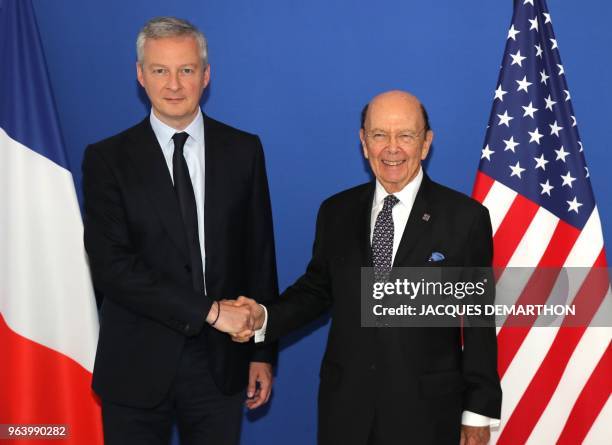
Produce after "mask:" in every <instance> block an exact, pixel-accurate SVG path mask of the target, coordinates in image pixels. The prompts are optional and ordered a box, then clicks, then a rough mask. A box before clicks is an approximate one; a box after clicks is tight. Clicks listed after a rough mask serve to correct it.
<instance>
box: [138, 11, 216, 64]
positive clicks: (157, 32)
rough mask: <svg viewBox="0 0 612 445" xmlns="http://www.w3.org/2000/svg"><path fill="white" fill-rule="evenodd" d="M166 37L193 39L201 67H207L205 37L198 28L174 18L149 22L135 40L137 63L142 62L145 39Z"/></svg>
mask: <svg viewBox="0 0 612 445" xmlns="http://www.w3.org/2000/svg"><path fill="white" fill-rule="evenodd" d="M166 37H193V38H194V39H196V42H198V46H199V47H200V53H201V56H202V66H203V67H204V68H206V67H207V66H208V43H207V42H206V37H205V36H204V34H203V33H202V31H200V30H199V29H198V28H196V27H195V26H194V25H192V24H191V23H189V22H188V21H187V20H183V19H179V18H176V17H155V18H153V19H151V20H149V21H148V22H147V23H146V24H145V25H144V26H143V27H142V29H141V30H140V32H139V33H138V37H137V38H136V54H137V55H138V63H139V64H140V65H141V66H142V64H143V62H144V45H145V42H146V40H147V39H163V38H166Z"/></svg>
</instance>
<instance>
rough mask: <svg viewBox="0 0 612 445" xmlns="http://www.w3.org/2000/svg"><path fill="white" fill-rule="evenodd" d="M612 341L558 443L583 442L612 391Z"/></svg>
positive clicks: (574, 407)
mask: <svg viewBox="0 0 612 445" xmlns="http://www.w3.org/2000/svg"><path fill="white" fill-rule="evenodd" d="M611 376H612V343H608V348H607V349H606V352H605V353H604V354H603V356H602V357H601V359H600V360H599V363H598V364H597V367H596V368H595V369H594V370H593V373H592V374H591V376H590V377H589V380H588V381H587V383H586V385H585V386H584V388H582V391H581V392H580V395H579V396H578V399H577V400H576V403H575V404H574V406H573V407H572V411H571V412H570V415H569V417H568V419H567V422H566V423H565V427H564V428H563V431H562V432H561V435H560V436H559V440H558V441H557V445H573V444H576V443H582V442H583V441H584V439H585V437H586V435H587V433H588V432H589V430H590V429H591V426H592V425H593V422H595V419H597V416H598V415H599V413H600V411H601V410H602V409H603V407H604V405H605V404H606V402H607V401H608V398H609V397H610V394H611V393H612V377H611Z"/></svg>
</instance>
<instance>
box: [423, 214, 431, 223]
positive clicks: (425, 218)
mask: <svg viewBox="0 0 612 445" xmlns="http://www.w3.org/2000/svg"><path fill="white" fill-rule="evenodd" d="M429 218H430V216H429V213H424V214H423V221H429Z"/></svg>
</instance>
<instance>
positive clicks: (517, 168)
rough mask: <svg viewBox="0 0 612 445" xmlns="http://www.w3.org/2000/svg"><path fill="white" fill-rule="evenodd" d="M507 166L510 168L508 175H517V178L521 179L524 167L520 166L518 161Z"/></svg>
mask: <svg viewBox="0 0 612 445" xmlns="http://www.w3.org/2000/svg"><path fill="white" fill-rule="evenodd" d="M508 167H510V170H512V173H511V174H510V177H513V176H518V178H519V179H521V173H523V172H524V171H525V169H524V168H521V164H519V161H516V165H509V166H508Z"/></svg>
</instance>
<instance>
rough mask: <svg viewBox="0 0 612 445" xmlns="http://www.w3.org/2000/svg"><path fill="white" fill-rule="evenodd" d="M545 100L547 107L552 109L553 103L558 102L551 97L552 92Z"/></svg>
mask: <svg viewBox="0 0 612 445" xmlns="http://www.w3.org/2000/svg"><path fill="white" fill-rule="evenodd" d="M544 100H545V101H546V108H547V109H549V110H550V111H552V110H553V109H552V107H553V105H554V104H556V103H557V102H555V101H554V100H552V99H551V97H550V94H549V95H548V97H546V98H544Z"/></svg>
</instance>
